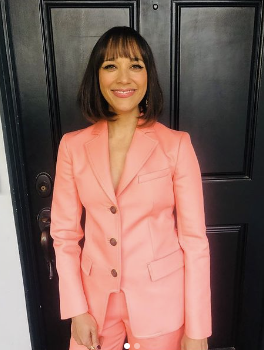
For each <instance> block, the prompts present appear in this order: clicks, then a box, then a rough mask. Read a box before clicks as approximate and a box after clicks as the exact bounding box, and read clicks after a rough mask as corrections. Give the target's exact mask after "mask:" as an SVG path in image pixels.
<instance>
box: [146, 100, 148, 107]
mask: <svg viewBox="0 0 264 350" xmlns="http://www.w3.org/2000/svg"><path fill="white" fill-rule="evenodd" d="M146 108H148V100H147V99H146Z"/></svg>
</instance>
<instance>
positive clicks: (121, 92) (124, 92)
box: [116, 90, 134, 94]
mask: <svg viewBox="0 0 264 350" xmlns="http://www.w3.org/2000/svg"><path fill="white" fill-rule="evenodd" d="M133 91H134V90H128V91H119V90H116V92H118V93H120V94H127V93H129V92H133Z"/></svg>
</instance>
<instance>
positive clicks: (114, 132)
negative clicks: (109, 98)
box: [107, 115, 138, 138]
mask: <svg viewBox="0 0 264 350" xmlns="http://www.w3.org/2000/svg"><path fill="white" fill-rule="evenodd" d="M116 118H117V120H116V121H114V122H109V121H108V122H107V124H108V133H109V138H112V137H115V138H123V137H126V136H127V135H131V134H133V133H134V131H135V129H136V127H137V123H138V118H137V117H131V116H130V117H128V116H123V115H118V116H117V117H116Z"/></svg>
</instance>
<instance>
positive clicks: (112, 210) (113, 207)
mask: <svg viewBox="0 0 264 350" xmlns="http://www.w3.org/2000/svg"><path fill="white" fill-rule="evenodd" d="M110 211H111V213H113V214H115V213H116V212H117V208H116V207H115V206H114V205H112V206H111V207H110Z"/></svg>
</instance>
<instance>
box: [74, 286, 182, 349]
mask: <svg viewBox="0 0 264 350" xmlns="http://www.w3.org/2000/svg"><path fill="white" fill-rule="evenodd" d="M164 312H166V311H165V310H164ZM183 334H184V324H183V325H182V326H181V327H180V328H179V329H177V330H176V331H174V332H171V333H167V334H164V335H161V336H157V337H154V338H144V339H142V338H136V337H134V336H133V334H132V333H131V330H130V324H129V317H128V312H127V306H126V298H125V294H124V292H123V291H122V290H121V291H120V292H119V293H111V294H110V296H109V300H108V305H107V312H106V317H105V323H104V327H103V331H102V334H100V337H101V336H103V337H104V341H103V344H102V350H124V349H129V350H135V349H137V350H161V349H165V350H168V349H169V350H181V339H182V337H183ZM126 336H127V343H125V338H126ZM70 350H87V348H86V347H85V346H83V345H78V344H77V343H76V342H75V340H74V339H73V338H71V341H70Z"/></svg>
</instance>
